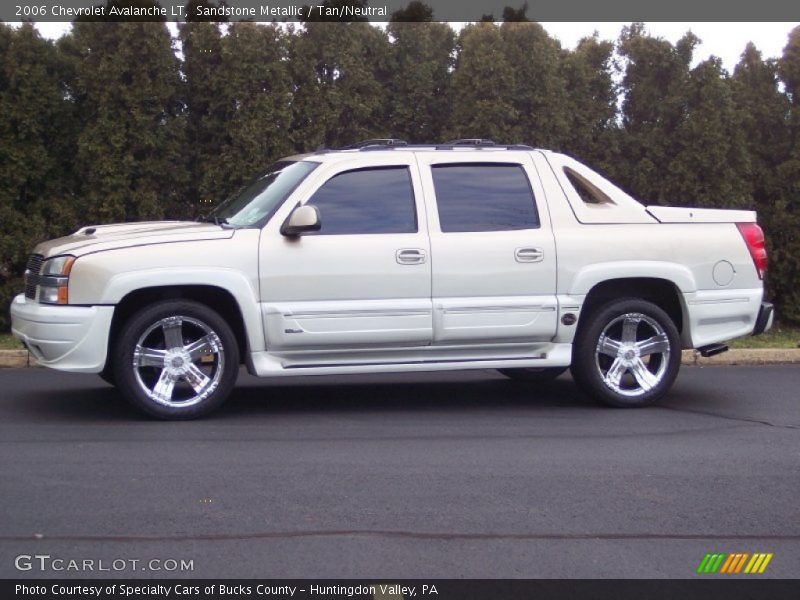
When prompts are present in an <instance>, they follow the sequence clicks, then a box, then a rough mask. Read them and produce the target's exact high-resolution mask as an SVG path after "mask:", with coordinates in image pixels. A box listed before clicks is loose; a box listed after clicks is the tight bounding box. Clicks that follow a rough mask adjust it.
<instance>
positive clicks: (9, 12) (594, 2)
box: [0, 0, 800, 22]
mask: <svg viewBox="0 0 800 600" xmlns="http://www.w3.org/2000/svg"><path fill="white" fill-rule="evenodd" d="M409 2H410V0H225V2H221V1H215V0H202V1H197V0H195V1H189V0H158V1H156V0H108V1H102V0H12V1H11V2H3V3H1V4H0V20H3V21H23V20H33V21H65V22H66V21H73V20H74V19H76V18H80V19H82V20H88V21H109V20H110V21H142V20H144V21H187V20H216V21H261V22H271V21H308V20H317V21H320V20H321V21H361V20H368V21H373V22H384V21H389V20H390V19H391V18H392V17H393V16H395V13H396V11H399V10H401V9H405V8H407V7H408V5H409ZM423 3H424V4H425V5H426V6H427V7H429V8H430V9H431V10H432V19H433V20H436V21H449V22H463V21H479V20H481V19H484V18H493V19H495V20H498V21H499V20H501V18H502V15H503V10H504V8H505V7H507V6H508V7H512V8H516V9H520V8H523V7H527V10H526V11H525V15H526V17H527V18H528V19H530V20H534V21H576V22H587V21H594V22H603V21H606V22H611V21H628V22H630V21H748V22H749V21H753V22H758V21H761V22H767V21H794V20H798V19H800V9H798V8H797V3H792V2H786V0H761V1H760V2H750V1H747V0H729V1H727V2H724V3H721V2H716V1H713V2H712V1H711V0H701V1H700V2H697V1H695V0H672V1H671V2H663V1H662V0H602V1H598V0H563V1H560V2H552V1H551V0H424V2H423ZM418 8H419V7H418V6H417V9H415V10H408V11H404V12H403V13H402V16H399V15H396V16H395V17H396V18H398V19H399V20H412V21H413V20H417V19H418V18H419V17H420V15H421V14H422V13H425V14H426V17H425V18H428V17H427V12H426V11H420V10H418Z"/></svg>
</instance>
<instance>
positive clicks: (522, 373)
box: [497, 367, 569, 383]
mask: <svg viewBox="0 0 800 600" xmlns="http://www.w3.org/2000/svg"><path fill="white" fill-rule="evenodd" d="M568 368H569V367H529V368H525V369H497V370H498V371H499V372H500V373H502V374H503V375H505V376H506V377H509V378H510V379H515V380H517V381H527V382H530V383H544V382H546V381H552V380H553V379H555V378H556V377H558V376H559V375H561V374H562V373H564V372H565V371H566V370H567V369H568Z"/></svg>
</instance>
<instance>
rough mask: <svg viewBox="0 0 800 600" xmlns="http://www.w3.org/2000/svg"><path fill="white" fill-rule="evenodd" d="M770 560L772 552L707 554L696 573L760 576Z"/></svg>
mask: <svg viewBox="0 0 800 600" xmlns="http://www.w3.org/2000/svg"><path fill="white" fill-rule="evenodd" d="M771 560H772V552H769V553H767V552H754V553H753V554H750V553H749V552H735V553H733V554H726V553H724V552H717V553H713V554H712V553H709V554H706V555H705V556H704V557H703V560H701V561H700V565H699V566H698V567H697V572H698V573H699V574H701V575H706V574H715V573H716V574H727V575H736V574H739V573H749V574H751V575H752V574H761V573H763V572H764V571H766V570H767V565H768V564H769V561H771Z"/></svg>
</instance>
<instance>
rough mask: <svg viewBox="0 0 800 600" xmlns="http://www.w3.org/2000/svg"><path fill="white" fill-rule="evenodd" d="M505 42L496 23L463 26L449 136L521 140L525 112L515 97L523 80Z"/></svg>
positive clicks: (459, 43)
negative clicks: (515, 92) (521, 118)
mask: <svg viewBox="0 0 800 600" xmlns="http://www.w3.org/2000/svg"><path fill="white" fill-rule="evenodd" d="M504 42H505V40H504V38H503V35H502V34H501V32H500V28H499V27H498V26H497V25H495V24H494V23H489V22H481V23H475V24H471V25H467V26H466V27H464V28H463V29H462V30H461V34H460V35H459V38H458V59H457V61H456V69H455V72H454V74H453V85H452V97H453V111H452V115H451V120H450V126H449V127H448V130H447V132H448V135H447V136H446V137H453V138H488V139H493V140H496V141H502V142H505V141H520V139H521V136H522V132H521V130H520V126H519V122H520V117H521V115H520V114H519V112H518V109H517V107H516V106H515V105H514V101H513V97H512V91H513V86H514V83H515V81H519V80H518V79H517V78H516V76H515V72H514V67H513V66H512V65H511V64H510V63H509V62H508V61H507V60H506V57H505V52H504V51H505V43H504Z"/></svg>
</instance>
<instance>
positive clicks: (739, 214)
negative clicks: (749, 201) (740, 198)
mask: <svg viewBox="0 0 800 600" xmlns="http://www.w3.org/2000/svg"><path fill="white" fill-rule="evenodd" d="M647 212H649V213H650V214H651V215H653V216H654V217H655V218H656V219H658V222H659V223H755V222H756V213H755V211H752V210H724V209H718V208H680V207H677V206H648V207H647Z"/></svg>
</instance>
